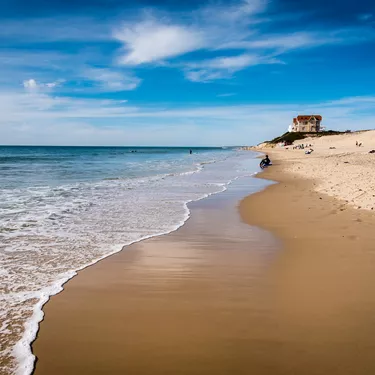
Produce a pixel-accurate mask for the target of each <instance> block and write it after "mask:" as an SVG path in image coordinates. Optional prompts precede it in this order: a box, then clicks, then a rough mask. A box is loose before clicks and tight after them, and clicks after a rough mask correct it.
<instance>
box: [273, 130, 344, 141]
mask: <svg viewBox="0 0 375 375" xmlns="http://www.w3.org/2000/svg"><path fill="white" fill-rule="evenodd" d="M345 133H350V130H347V131H345V132H340V131H335V130H327V131H322V132H319V133H315V132H312V133H299V132H293V133H289V132H286V133H284V134H283V135H281V136H279V137H276V138H274V139H272V141H268V142H267V143H270V144H277V143H280V142H282V143H284V142H286V143H287V144H292V143H293V142H294V141H299V140H301V139H305V138H308V137H324V136H327V135H337V134H345Z"/></svg>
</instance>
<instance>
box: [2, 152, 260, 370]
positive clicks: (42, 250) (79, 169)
mask: <svg viewBox="0 0 375 375" xmlns="http://www.w3.org/2000/svg"><path fill="white" fill-rule="evenodd" d="M254 156H255V154H254V153H252V152H249V151H241V150H238V149H235V148H195V149H193V154H191V155H190V153H189V149H187V148H150V147H133V148H130V147H26V146H22V147H18V146H17V147H16V146H5V147H0V363H1V364H2V368H1V371H0V372H1V373H9V374H10V373H18V374H29V373H31V371H32V369H33V365H34V356H33V355H32V352H31V349H30V344H31V342H32V341H33V340H34V339H35V336H36V333H37V330H38V323H39V322H40V321H41V320H42V318H43V312H42V306H43V304H44V303H45V302H47V301H48V299H49V297H50V296H51V295H53V294H56V293H58V292H60V291H61V290H62V285H63V284H64V283H65V282H66V281H67V280H69V279H70V278H71V277H73V276H74V275H75V274H76V271H77V270H80V269H82V268H84V267H87V266H88V265H90V264H93V263H95V262H97V261H98V260H100V259H102V258H104V257H106V256H108V255H110V254H113V253H114V252H117V251H120V250H121V249H122V248H123V247H124V246H125V245H128V244H131V243H133V242H136V241H140V240H142V239H145V238H149V237H152V236H157V235H160V234H165V233H169V232H171V231H173V230H175V229H177V228H178V227H180V226H181V225H182V224H183V223H184V222H185V221H186V220H187V219H188V217H189V210H188V206H187V203H188V202H190V201H195V200H198V199H202V198H204V197H206V196H208V195H210V194H214V193H218V192H221V191H223V190H225V189H226V187H227V186H228V184H230V183H231V182H232V181H233V180H235V179H237V178H239V177H241V176H249V175H252V174H254V173H255V171H256V170H257V161H256V159H255V158H254Z"/></svg>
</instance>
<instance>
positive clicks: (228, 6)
mask: <svg viewBox="0 0 375 375" xmlns="http://www.w3.org/2000/svg"><path fill="white" fill-rule="evenodd" d="M0 23H1V28H0V144H3V145H7V144H9V145H119V146H121V145H124V146H128V145H134V146H136V145H146V146H147V145H153V146H154V145H159V146H164V145H175V146H223V145H253V144H257V143H259V142H261V141H263V140H266V139H270V138H273V137H276V136H278V135H280V134H282V133H284V132H285V131H286V130H287V129H288V126H289V125H290V124H291V122H292V119H293V117H295V116H296V115H298V114H320V115H322V116H323V125H324V126H325V127H326V129H334V130H348V129H351V130H359V129H371V128H375V2H374V1H373V0H356V1H354V0H341V1H338V0H314V1H311V0H304V1H300V0H233V1H219V0H217V1H197V0H189V1H188V0H179V1H176V0H175V1H172V0H164V1H156V0H154V1H152V0H148V1H143V0H132V1H126V0H125V1H124V0H74V1H73V0H54V1H50V0H33V1H30V0H1V2H0Z"/></svg>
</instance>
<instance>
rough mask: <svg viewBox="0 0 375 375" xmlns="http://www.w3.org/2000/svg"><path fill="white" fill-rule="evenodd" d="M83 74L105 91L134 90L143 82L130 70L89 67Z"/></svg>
mask: <svg viewBox="0 0 375 375" xmlns="http://www.w3.org/2000/svg"><path fill="white" fill-rule="evenodd" d="M83 75H84V76H85V77H86V78H87V79H89V80H91V81H93V82H95V83H96V84H97V85H99V87H100V88H101V89H102V90H103V91H129V90H134V89H136V88H137V87H138V86H139V85H140V83H141V79H139V78H138V77H136V76H134V75H133V74H132V73H130V72H124V71H119V70H114V69H107V68H87V69H85V71H84V72H83Z"/></svg>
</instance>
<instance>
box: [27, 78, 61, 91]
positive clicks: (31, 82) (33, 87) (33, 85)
mask: <svg viewBox="0 0 375 375" xmlns="http://www.w3.org/2000/svg"><path fill="white" fill-rule="evenodd" d="M64 82H65V80H64V79H58V80H57V81H55V82H47V83H38V82H37V81H36V80H35V79H33V78H30V79H27V80H25V81H23V82H22V84H23V87H24V88H25V89H26V90H28V91H37V90H41V89H46V88H47V89H52V88H55V87H57V86H59V85H61V84H62V83H64Z"/></svg>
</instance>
